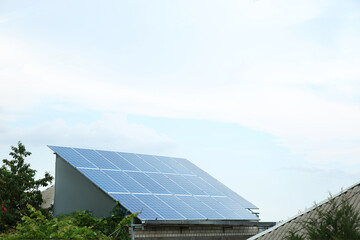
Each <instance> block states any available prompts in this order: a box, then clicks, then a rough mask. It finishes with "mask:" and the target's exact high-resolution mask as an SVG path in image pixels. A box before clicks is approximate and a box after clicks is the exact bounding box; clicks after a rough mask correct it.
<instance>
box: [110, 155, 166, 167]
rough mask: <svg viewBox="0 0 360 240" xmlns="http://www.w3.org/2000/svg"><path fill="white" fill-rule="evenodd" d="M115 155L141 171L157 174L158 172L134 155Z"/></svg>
mask: <svg viewBox="0 0 360 240" xmlns="http://www.w3.org/2000/svg"><path fill="white" fill-rule="evenodd" d="M117 154H119V155H120V156H121V157H123V158H124V159H126V160H127V161H128V162H130V163H131V164H133V165H135V166H136V167H137V168H138V169H139V170H141V171H146V172H159V170H157V169H156V168H154V167H153V166H151V165H150V164H148V163H147V162H146V161H144V160H143V159H141V158H140V157H138V156H137V155H136V154H134V153H123V152H117Z"/></svg>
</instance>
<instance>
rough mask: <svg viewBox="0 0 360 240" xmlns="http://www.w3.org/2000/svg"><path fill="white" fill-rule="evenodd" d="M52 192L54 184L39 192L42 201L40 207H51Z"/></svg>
mask: <svg viewBox="0 0 360 240" xmlns="http://www.w3.org/2000/svg"><path fill="white" fill-rule="evenodd" d="M54 192H55V186H54V185H52V186H51V187H48V188H47V189H45V190H44V191H42V192H41V195H42V199H43V203H42V204H41V207H42V208H49V207H51V204H53V202H54Z"/></svg>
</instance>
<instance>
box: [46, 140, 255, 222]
mask: <svg viewBox="0 0 360 240" xmlns="http://www.w3.org/2000/svg"><path fill="white" fill-rule="evenodd" d="M49 147H50V148H51V149H52V150H53V151H54V152H56V153H57V154H58V155H59V156H61V157H62V158H63V159H64V160H66V161H67V162H68V163H70V164H71V165H72V166H73V167H75V168H76V169H78V170H79V171H80V172H81V173H82V174H84V175H85V176H86V177H87V178H88V179H90V180H91V181H92V182H93V183H94V184H96V185H97V186H98V187H100V188H101V189H102V190H103V191H104V192H106V193H107V194H109V195H110V196H111V197H113V198H114V199H115V200H118V201H120V203H121V204H122V205H123V206H124V207H125V208H126V209H128V210H129V211H130V212H133V213H134V212H140V214H139V218H140V219H142V220H153V219H159V220H162V219H163V220H187V219H192V220H195V219H199V220H201V219H214V220H225V219H226V220H258V217H257V216H256V215H254V214H252V213H250V211H248V210H247V209H256V208H257V207H256V206H255V205H253V204H252V203H250V202H249V201H247V200H245V199H244V198H242V197H241V196H239V195H238V194H236V193H235V192H233V191H232V190H230V189H229V188H227V187H226V186H225V185H223V184H222V183H220V182H219V181H217V180H216V179H215V178H213V177H211V176H210V175H209V174H207V173H206V172H204V171H203V170H201V169H200V168H198V167H196V166H195V165H194V164H192V163H191V162H189V161H188V160H186V159H183V158H173V157H163V156H153V155H144V154H134V153H123V152H112V151H103V150H91V149H81V148H70V147H58V146H49Z"/></svg>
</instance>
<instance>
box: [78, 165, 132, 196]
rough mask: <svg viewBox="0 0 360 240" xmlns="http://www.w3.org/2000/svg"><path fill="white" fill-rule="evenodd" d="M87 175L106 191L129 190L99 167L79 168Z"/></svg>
mask: <svg viewBox="0 0 360 240" xmlns="http://www.w3.org/2000/svg"><path fill="white" fill-rule="evenodd" d="M79 171H80V172H82V173H83V174H84V175H85V176H86V177H88V178H90V180H91V181H93V182H94V183H95V184H96V185H98V186H99V187H100V188H102V189H103V190H105V192H127V190H125V188H123V187H122V186H121V185H120V184H118V183H117V182H115V181H114V180H113V179H112V178H110V177H109V176H108V175H106V174H105V173H104V172H102V171H101V170H97V169H82V168H80V169H79Z"/></svg>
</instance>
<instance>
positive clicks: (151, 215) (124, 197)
mask: <svg viewBox="0 0 360 240" xmlns="http://www.w3.org/2000/svg"><path fill="white" fill-rule="evenodd" d="M110 195H111V196H113V197H114V198H115V199H116V200H118V201H119V202H120V203H121V204H123V205H124V206H126V207H127V208H128V210H129V211H130V212H133V213H135V212H138V213H139V217H140V218H144V219H156V218H157V219H164V218H163V217H161V216H160V215H159V214H157V213H156V212H154V211H153V210H152V209H151V208H150V207H149V206H148V205H146V204H145V203H143V202H142V201H140V200H139V199H138V198H136V197H135V196H133V195H131V194H118V193H111V194H110Z"/></svg>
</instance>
